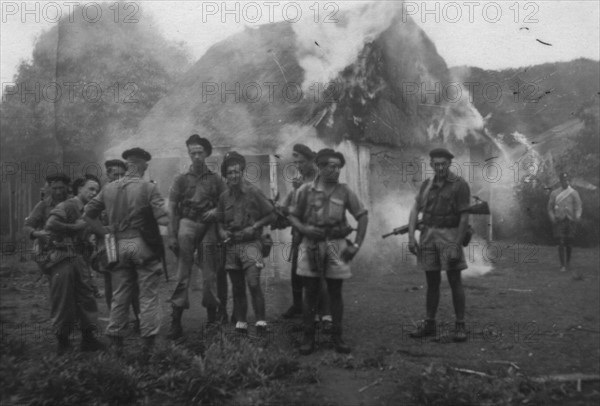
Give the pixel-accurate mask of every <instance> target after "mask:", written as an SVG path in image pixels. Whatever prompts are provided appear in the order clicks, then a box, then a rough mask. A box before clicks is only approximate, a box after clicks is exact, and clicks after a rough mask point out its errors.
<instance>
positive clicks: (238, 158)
mask: <svg viewBox="0 0 600 406" xmlns="http://www.w3.org/2000/svg"><path fill="white" fill-rule="evenodd" d="M235 164H239V165H240V167H241V169H242V170H244V169H245V168H246V158H244V157H243V156H242V155H240V154H238V153H237V152H235V151H231V152H228V153H226V154H225V156H224V157H223V163H222V164H221V176H223V177H225V175H226V174H227V167H228V166H231V165H235Z"/></svg>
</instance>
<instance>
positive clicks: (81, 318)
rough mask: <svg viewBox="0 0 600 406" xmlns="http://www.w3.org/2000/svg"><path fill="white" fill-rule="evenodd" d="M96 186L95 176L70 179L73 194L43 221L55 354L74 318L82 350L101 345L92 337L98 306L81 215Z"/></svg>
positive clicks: (65, 341) (87, 233) (64, 342)
mask: <svg viewBox="0 0 600 406" xmlns="http://www.w3.org/2000/svg"><path fill="white" fill-rule="evenodd" d="M99 189H100V181H99V180H98V179H97V178H96V177H95V176H92V175H86V176H85V177H83V178H79V179H76V180H75V182H73V194H74V195H75V197H73V198H71V199H68V200H65V201H63V202H61V203H59V204H58V205H56V207H55V208H54V209H52V210H51V211H50V215H49V217H48V221H47V222H46V230H47V231H48V232H49V234H50V237H49V239H50V244H49V246H50V254H49V261H48V263H47V275H48V279H49V282H50V313H51V317H52V326H53V329H54V330H55V334H56V337H57V339H58V353H59V354H61V353H63V352H65V351H66V350H68V348H69V346H70V343H69V336H70V335H71V334H72V332H73V330H74V327H75V324H76V323H77V322H79V325H80V327H81V338H82V339H81V350H82V351H96V350H101V349H103V348H104V345H103V344H102V343H100V342H99V341H98V340H97V338H96V337H95V333H96V331H97V329H98V307H97V305H96V299H95V298H94V286H93V285H92V284H91V278H90V270H89V265H88V262H89V252H90V249H89V248H90V243H89V239H88V238H89V236H90V227H89V226H88V225H87V224H86V223H85V221H83V220H82V219H81V216H82V214H83V207H84V205H85V204H86V203H87V202H89V201H90V200H91V199H92V198H93V197H94V196H95V195H96V194H97V193H98V190H99Z"/></svg>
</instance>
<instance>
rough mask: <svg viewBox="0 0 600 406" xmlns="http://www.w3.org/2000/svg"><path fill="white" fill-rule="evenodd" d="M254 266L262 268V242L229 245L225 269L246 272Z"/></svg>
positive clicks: (226, 249)
mask: <svg viewBox="0 0 600 406" xmlns="http://www.w3.org/2000/svg"><path fill="white" fill-rule="evenodd" d="M252 266H257V267H258V268H262V267H263V266H264V262H263V257H262V244H261V242H260V240H254V241H248V242H241V243H234V244H228V245H227V247H226V248H225V269H226V270H227V271H236V270H239V271H245V270H247V269H248V268H250V267H252Z"/></svg>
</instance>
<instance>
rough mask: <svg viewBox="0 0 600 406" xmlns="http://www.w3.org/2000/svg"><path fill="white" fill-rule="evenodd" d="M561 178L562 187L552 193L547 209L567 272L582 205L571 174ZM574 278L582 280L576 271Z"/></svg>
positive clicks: (564, 269)
mask: <svg viewBox="0 0 600 406" xmlns="http://www.w3.org/2000/svg"><path fill="white" fill-rule="evenodd" d="M559 178H560V186H559V187H558V188H556V189H554V190H553V191H552V193H550V199H549V200H548V207H547V209H548V217H550V221H551V222H552V227H553V229H554V230H553V231H554V238H556V240H557V241H558V258H559V260H560V271H561V272H567V271H568V270H569V268H570V266H569V263H570V261H571V250H572V248H571V242H572V241H573V238H574V237H575V232H576V231H577V224H578V223H579V221H580V219H581V212H582V205H581V198H580V197H579V193H578V192H577V191H576V190H575V189H573V188H572V187H571V185H570V180H571V178H570V177H569V174H568V173H566V172H563V173H561V174H560V176H559ZM572 277H573V279H575V280H581V279H582V277H581V275H580V274H579V272H578V271H577V270H576V269H572Z"/></svg>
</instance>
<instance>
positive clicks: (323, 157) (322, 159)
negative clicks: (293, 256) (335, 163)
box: [315, 148, 346, 168]
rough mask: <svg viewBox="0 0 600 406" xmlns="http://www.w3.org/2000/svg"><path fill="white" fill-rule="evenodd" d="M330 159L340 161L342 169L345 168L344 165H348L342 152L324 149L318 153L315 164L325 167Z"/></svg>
mask: <svg viewBox="0 0 600 406" xmlns="http://www.w3.org/2000/svg"><path fill="white" fill-rule="evenodd" d="M329 158H336V159H339V160H340V163H341V165H342V166H341V167H342V168H343V167H344V165H346V159H345V158H344V155H343V154H342V153H341V152H337V151H334V150H332V149H331V148H323V149H322V150H320V151H319V152H317V156H316V157H315V162H316V163H317V165H318V166H323V165H326V164H327V161H328V160H329Z"/></svg>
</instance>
